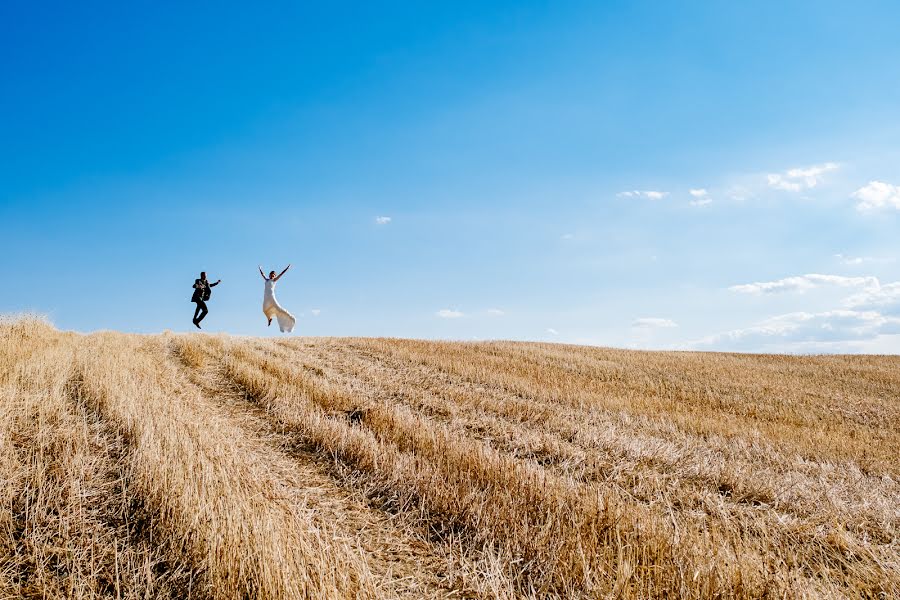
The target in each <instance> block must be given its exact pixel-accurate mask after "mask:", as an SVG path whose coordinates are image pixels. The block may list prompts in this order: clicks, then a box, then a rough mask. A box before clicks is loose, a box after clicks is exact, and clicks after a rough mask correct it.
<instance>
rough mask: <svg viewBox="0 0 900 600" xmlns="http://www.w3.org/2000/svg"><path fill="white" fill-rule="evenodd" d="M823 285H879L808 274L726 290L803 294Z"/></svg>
mask: <svg viewBox="0 0 900 600" xmlns="http://www.w3.org/2000/svg"><path fill="white" fill-rule="evenodd" d="M824 285H832V286H838V287H871V288H878V286H879V285H880V284H879V281H878V278H877V277H843V276H841V275H820V274H818V273H810V274H808V275H797V276H795V277H785V278H784V279H778V280H776V281H757V282H755V283H745V284H742V285H733V286H731V287H729V288H728V289H729V290H731V291H732V292H739V293H742V294H757V295H759V294H776V293H780V292H805V291H807V290H811V289H813V288H816V287H820V286H824Z"/></svg>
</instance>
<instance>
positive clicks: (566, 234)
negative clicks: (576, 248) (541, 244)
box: [560, 233, 575, 240]
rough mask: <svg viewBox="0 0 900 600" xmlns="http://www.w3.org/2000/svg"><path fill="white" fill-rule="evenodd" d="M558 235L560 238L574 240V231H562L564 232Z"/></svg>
mask: <svg viewBox="0 0 900 600" xmlns="http://www.w3.org/2000/svg"><path fill="white" fill-rule="evenodd" d="M560 237H561V238H562V239H564V240H574V239H575V234H574V233H564V234H562V236H560Z"/></svg>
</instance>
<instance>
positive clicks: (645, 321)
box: [631, 317, 678, 329]
mask: <svg viewBox="0 0 900 600" xmlns="http://www.w3.org/2000/svg"><path fill="white" fill-rule="evenodd" d="M631 326H632V327H636V328H639V329H667V328H671V327H678V323H676V322H675V321H673V320H672V319H662V318H659V317H643V318H640V319H635V320H634V321H632V322H631Z"/></svg>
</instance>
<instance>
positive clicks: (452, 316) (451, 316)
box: [434, 308, 464, 319]
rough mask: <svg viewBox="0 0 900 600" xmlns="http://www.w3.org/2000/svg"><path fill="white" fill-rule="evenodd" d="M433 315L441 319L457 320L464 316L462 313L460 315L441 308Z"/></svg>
mask: <svg viewBox="0 0 900 600" xmlns="http://www.w3.org/2000/svg"><path fill="white" fill-rule="evenodd" d="M434 314H436V315H437V316H439V317H440V318H442V319H458V318H460V317H462V316H464V315H463V313H461V312H460V311H458V310H451V309H449V308H443V309H441V310H439V311H437V312H436V313H434Z"/></svg>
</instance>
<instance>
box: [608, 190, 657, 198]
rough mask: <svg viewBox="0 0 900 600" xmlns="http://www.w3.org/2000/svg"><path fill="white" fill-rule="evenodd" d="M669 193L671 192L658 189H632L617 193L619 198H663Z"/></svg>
mask: <svg viewBox="0 0 900 600" xmlns="http://www.w3.org/2000/svg"><path fill="white" fill-rule="evenodd" d="M668 195H669V192H660V191H657V190H630V191H627V192H619V193H618V194H616V196H618V197H619V198H647V199H649V200H662V199H663V198H665V197H666V196H668Z"/></svg>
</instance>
